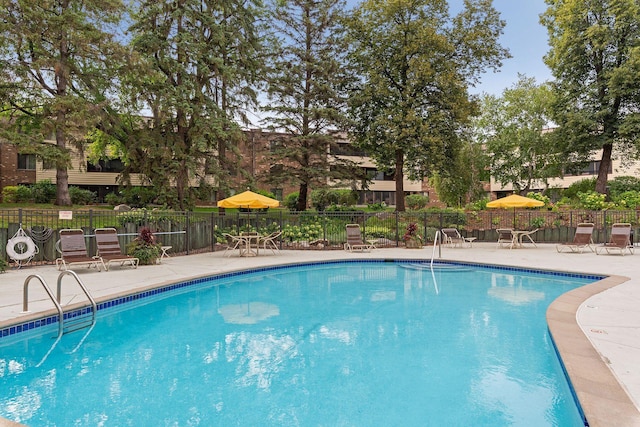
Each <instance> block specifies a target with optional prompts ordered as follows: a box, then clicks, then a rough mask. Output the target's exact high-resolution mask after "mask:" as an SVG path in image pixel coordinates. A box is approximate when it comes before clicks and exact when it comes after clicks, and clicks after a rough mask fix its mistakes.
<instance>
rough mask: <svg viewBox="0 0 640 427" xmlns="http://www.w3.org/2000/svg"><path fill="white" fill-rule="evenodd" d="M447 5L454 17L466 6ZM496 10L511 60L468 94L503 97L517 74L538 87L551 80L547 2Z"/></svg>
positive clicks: (498, 2) (509, 3)
mask: <svg viewBox="0 0 640 427" xmlns="http://www.w3.org/2000/svg"><path fill="white" fill-rule="evenodd" d="M448 1H449V7H450V13H451V15H454V14H456V13H457V11H459V10H460V9H461V7H462V4H463V0H448ZM358 3H360V1H359V0H347V7H352V6H354V5H356V4H358ZM493 7H494V8H496V10H498V12H500V17H501V18H502V20H504V21H506V26H505V28H504V29H503V34H502V37H501V39H500V44H501V45H502V46H503V47H506V48H507V49H509V51H510V53H511V56H512V57H511V58H509V59H507V60H504V61H503V64H502V68H501V69H500V71H499V72H498V73H493V72H488V73H485V74H484V75H483V76H482V78H481V82H480V83H479V84H478V85H477V86H476V87H473V88H470V90H469V92H470V93H472V94H481V93H483V92H486V93H489V94H491V95H497V96H499V95H502V91H503V90H504V89H507V88H509V87H511V86H513V84H514V83H515V82H516V81H517V80H518V73H520V74H525V75H526V76H527V77H534V78H535V79H536V82H537V83H543V82H545V81H547V80H551V79H552V77H551V71H549V69H548V68H547V66H546V65H545V64H544V61H543V60H542V57H543V56H544V55H545V54H546V53H547V51H548V50H549V46H548V37H547V29H546V28H545V27H543V26H542V25H541V24H540V14H541V13H543V12H544V11H545V10H546V8H547V5H546V4H545V2H544V0H493Z"/></svg>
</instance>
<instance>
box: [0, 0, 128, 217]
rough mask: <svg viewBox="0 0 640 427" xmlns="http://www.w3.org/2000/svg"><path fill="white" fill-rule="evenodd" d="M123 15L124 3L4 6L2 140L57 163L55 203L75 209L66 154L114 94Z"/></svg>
mask: <svg viewBox="0 0 640 427" xmlns="http://www.w3.org/2000/svg"><path fill="white" fill-rule="evenodd" d="M124 13H125V7H124V4H123V3H122V1H120V0H83V1H77V0H65V1H50V0H42V1H19V0H0V106H1V108H2V110H3V112H4V114H3V116H4V118H5V119H6V123H5V124H4V125H3V127H2V131H1V133H0V136H2V137H3V138H4V139H6V140H7V141H9V142H11V143H14V144H17V145H18V146H19V150H20V152H22V153H25V154H26V153H32V154H36V155H37V156H39V157H40V158H41V159H43V160H45V161H48V162H50V163H51V164H53V165H55V168H56V186H57V194H56V204H57V205H62V206H68V205H71V197H70V196H69V188H68V172H67V171H68V168H69V167H72V165H71V159H70V155H69V154H70V153H69V149H70V148H71V147H72V146H75V147H76V148H78V149H80V151H81V152H82V148H83V146H84V145H85V144H86V138H85V137H86V135H87V132H88V131H89V130H91V129H94V128H95V126H96V124H97V123H98V122H99V121H100V120H101V117H103V115H104V114H103V113H104V111H105V107H106V106H107V105H108V104H109V101H110V99H109V98H110V96H113V95H114V91H113V90H112V88H113V87H114V82H115V76H116V72H115V68H116V67H117V66H118V65H119V64H121V59H122V57H123V55H122V49H121V46H120V44H119V42H118V40H117V37H118V36H119V35H121V34H120V33H121V32H120V31H119V27H118V24H119V23H120V20H121V18H122V16H123V15H124ZM52 135H53V139H55V141H56V144H55V145H51V144H47V143H44V140H45V139H49V137H50V136H52ZM75 167H83V165H75Z"/></svg>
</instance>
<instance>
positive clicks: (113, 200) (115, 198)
mask: <svg viewBox="0 0 640 427" xmlns="http://www.w3.org/2000/svg"><path fill="white" fill-rule="evenodd" d="M104 201H105V202H106V203H108V204H110V205H111V206H116V205H119V204H122V203H124V198H123V197H121V196H119V195H118V194H116V193H109V194H107V195H106V196H104Z"/></svg>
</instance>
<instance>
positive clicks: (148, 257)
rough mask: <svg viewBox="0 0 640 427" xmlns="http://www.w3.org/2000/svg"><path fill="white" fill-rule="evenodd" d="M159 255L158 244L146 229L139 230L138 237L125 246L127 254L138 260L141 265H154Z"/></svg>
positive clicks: (160, 251)
mask: <svg viewBox="0 0 640 427" xmlns="http://www.w3.org/2000/svg"><path fill="white" fill-rule="evenodd" d="M161 253H162V249H161V247H160V244H159V243H156V241H155V236H154V235H153V233H152V232H151V230H150V229H149V228H147V227H143V228H141V229H140V233H139V234H138V237H136V238H135V239H134V240H132V241H131V242H130V243H129V244H128V245H127V254H128V255H131V256H133V257H136V258H138V259H139V260H140V264H142V265H151V264H155V262H156V260H157V259H158V258H159V257H160V254H161Z"/></svg>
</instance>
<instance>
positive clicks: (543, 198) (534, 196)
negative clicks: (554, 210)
mask: <svg viewBox="0 0 640 427" xmlns="http://www.w3.org/2000/svg"><path fill="white" fill-rule="evenodd" d="M527 197H528V198H530V199H534V200H539V201H541V202H542V203H544V205H545V206H549V204H550V203H551V200H550V199H549V198H548V197H547V196H545V195H544V194H542V193H535V192H532V191H530V192H528V193H527Z"/></svg>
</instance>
